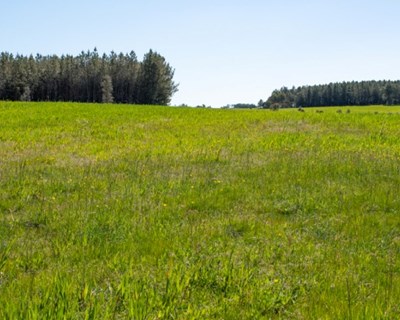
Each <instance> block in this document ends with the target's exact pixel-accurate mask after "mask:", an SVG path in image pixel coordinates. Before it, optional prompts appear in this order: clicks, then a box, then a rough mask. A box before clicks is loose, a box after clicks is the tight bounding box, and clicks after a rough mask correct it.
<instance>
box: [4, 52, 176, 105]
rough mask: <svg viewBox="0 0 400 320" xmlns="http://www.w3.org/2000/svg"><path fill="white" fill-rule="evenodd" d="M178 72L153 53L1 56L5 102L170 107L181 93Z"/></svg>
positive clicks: (5, 54) (161, 57)
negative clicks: (174, 78)
mask: <svg viewBox="0 0 400 320" xmlns="http://www.w3.org/2000/svg"><path fill="white" fill-rule="evenodd" d="M173 77H174V70H173V69H172V67H171V66H170V65H169V64H168V63H167V62H166V60H165V58H164V57H163V56H161V55H160V54H158V53H157V52H154V51H152V50H150V51H149V52H148V53H146V54H145V55H144V58H143V60H142V61H138V59H137V57H136V54H135V52H134V51H131V52H130V53H129V54H123V53H119V54H116V53H115V52H111V53H110V54H103V55H101V56H100V55H99V53H98V52H97V50H96V49H94V50H93V51H87V52H83V51H82V52H81V53H80V54H79V55H77V56H72V55H62V56H60V57H59V56H57V55H48V56H42V55H40V54H37V55H36V56H33V55H30V56H24V55H19V54H18V55H13V54H11V53H8V52H2V53H0V100H22V101H76V102H106V103H111V102H117V103H137V104H159V105H166V104H168V103H169V102H170V101H171V97H172V95H173V94H174V93H175V92H176V91H177V90H178V85H177V84H176V83H175V82H174V81H173Z"/></svg>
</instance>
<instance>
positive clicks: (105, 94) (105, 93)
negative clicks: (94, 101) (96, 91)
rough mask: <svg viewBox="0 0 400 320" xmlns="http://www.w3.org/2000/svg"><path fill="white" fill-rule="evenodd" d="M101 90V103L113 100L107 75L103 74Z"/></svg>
mask: <svg viewBox="0 0 400 320" xmlns="http://www.w3.org/2000/svg"><path fill="white" fill-rule="evenodd" d="M101 92H102V102H103V103H113V102H114V97H113V86H112V80H111V77H110V76H109V75H105V76H104V77H103V79H102V80H101Z"/></svg>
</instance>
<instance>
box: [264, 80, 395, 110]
mask: <svg viewBox="0 0 400 320" xmlns="http://www.w3.org/2000/svg"><path fill="white" fill-rule="evenodd" d="M399 103H400V81H361V82H356V81H353V82H341V83H330V84H326V85H315V86H302V87H297V88H296V87H293V88H292V89H288V88H286V87H283V88H281V89H279V90H275V91H273V92H272V94H271V96H270V97H269V98H268V99H267V101H265V102H262V101H261V103H259V105H262V106H263V107H265V108H271V109H276V108H290V107H313V106H345V105H346V106H351V105H378V104H386V105H393V104H399Z"/></svg>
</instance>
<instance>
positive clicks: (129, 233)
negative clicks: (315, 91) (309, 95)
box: [0, 102, 400, 319]
mask: <svg viewBox="0 0 400 320" xmlns="http://www.w3.org/2000/svg"><path fill="white" fill-rule="evenodd" d="M338 109H341V110H342V112H337V110H338ZM347 109H349V110H350V112H349V113H347ZM304 110H305V111H304V112H299V111H297V109H287V110H280V111H276V112H272V111H268V110H214V109H191V108H170V107H157V106H127V105H100V104H73V103H11V102H0V318H1V319H270V318H272V319H279V318H281V319H373V318H374V319H396V318H400V306H399V304H398V302H399V301H400V196H399V195H400V139H399V138H400V114H399V112H400V107H384V106H376V107H351V108H350V107H349V108H348V107H341V108H338V107H332V108H306V109H304ZM316 110H322V111H323V113H320V112H316Z"/></svg>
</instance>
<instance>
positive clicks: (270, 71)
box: [0, 0, 400, 107]
mask: <svg viewBox="0 0 400 320" xmlns="http://www.w3.org/2000/svg"><path fill="white" fill-rule="evenodd" d="M0 8H1V11H0V51H7V52H10V53H14V54H17V53H19V54H24V55H29V54H34V55H35V54H36V53H40V54H43V55H47V54H58V55H61V54H74V55H76V54H79V53H80V52H81V51H87V50H93V49H94V48H95V47H96V48H97V50H98V51H99V52H100V53H109V52H111V51H115V52H117V53H119V52H123V53H128V52H130V51H131V50H133V51H135V52H136V54H137V56H138V58H139V59H140V60H141V59H142V58H143V55H144V54H145V53H146V52H148V51H149V50H150V49H152V50H154V51H157V52H158V53H160V54H161V55H162V56H164V57H165V59H166V60H167V61H168V63H169V64H170V65H171V66H172V67H173V68H174V69H175V77H174V80H175V82H177V83H179V91H178V92H177V93H176V94H175V95H174V96H173V98H172V102H171V104H173V105H180V104H187V105H191V106H196V105H202V104H205V105H207V106H208V105H210V106H212V107H221V106H225V105H227V104H234V103H257V102H258V101H259V100H260V99H263V100H265V99H267V98H268V96H269V95H270V94H271V92H272V91H273V90H274V89H279V88H281V87H283V86H286V87H292V86H301V85H313V84H324V83H330V82H341V81H352V80H355V81H361V80H398V79H400V58H399V57H400V56H399V52H400V41H399V35H400V19H399V17H398V16H399V14H400V1H398V0H379V1H378V0H364V1H362V0H241V1H239V0H201V1H200V0H197V1H194V0H193V1H190V0H186V1H185V0H169V1H166V0H164V1H161V0H142V1H139V0H130V1H129V0H68V1H65V0H63V1H61V0H35V1H33V0H31V1H29V0H0Z"/></svg>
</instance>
